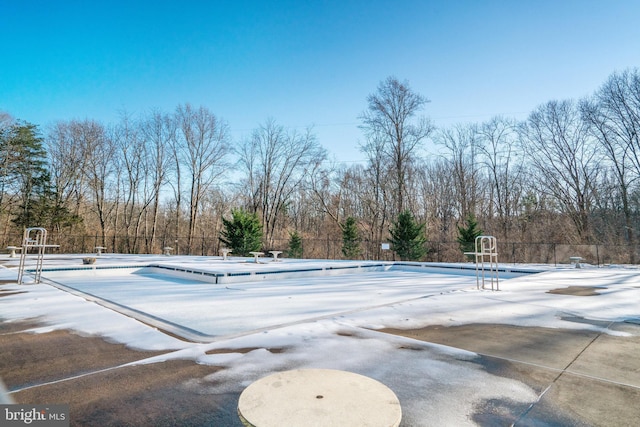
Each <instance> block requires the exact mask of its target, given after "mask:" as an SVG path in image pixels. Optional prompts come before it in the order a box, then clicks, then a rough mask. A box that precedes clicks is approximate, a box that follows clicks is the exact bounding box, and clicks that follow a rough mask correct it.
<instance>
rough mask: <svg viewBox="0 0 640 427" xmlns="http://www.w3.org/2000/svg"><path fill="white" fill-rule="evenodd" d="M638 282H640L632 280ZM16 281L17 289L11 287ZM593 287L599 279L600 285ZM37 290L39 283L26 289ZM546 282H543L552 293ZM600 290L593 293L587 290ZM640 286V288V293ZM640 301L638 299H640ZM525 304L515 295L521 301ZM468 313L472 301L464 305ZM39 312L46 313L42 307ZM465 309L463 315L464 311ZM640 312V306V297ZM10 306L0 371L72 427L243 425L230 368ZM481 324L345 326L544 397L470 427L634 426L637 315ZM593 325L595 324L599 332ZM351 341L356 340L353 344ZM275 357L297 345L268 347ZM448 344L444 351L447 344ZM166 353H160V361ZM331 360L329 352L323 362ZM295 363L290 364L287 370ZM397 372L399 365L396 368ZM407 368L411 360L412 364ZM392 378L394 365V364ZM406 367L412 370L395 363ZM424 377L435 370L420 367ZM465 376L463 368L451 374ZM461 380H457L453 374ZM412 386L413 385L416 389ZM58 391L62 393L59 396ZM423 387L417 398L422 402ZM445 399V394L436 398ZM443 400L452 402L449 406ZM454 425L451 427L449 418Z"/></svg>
mask: <svg viewBox="0 0 640 427" xmlns="http://www.w3.org/2000/svg"><path fill="white" fill-rule="evenodd" d="M4 285H7V286H3V284H2V283H1V282H0V298H9V297H10V296H11V295H12V294H14V293H15V292H16V291H15V287H13V286H9V285H11V283H10V281H8V282H7V283H5V284H4ZM580 285H581V286H579V287H578V286H576V287H575V288H574V289H569V288H566V289H565V291H564V292H565V295H570V296H572V297H573V298H576V299H579V298H594V297H595V298H598V296H597V292H594V293H593V294H588V293H587V294H584V295H583V294H581V293H582V292H584V291H585V288H589V287H590V286H589V283H585V282H583V283H580ZM631 287H632V288H637V287H638V285H637V284H634V285H633V286H631ZM8 289H10V290H8ZM594 289H597V288H595V286H594ZM25 292H29V287H28V286H26V287H25ZM548 293H549V291H548V289H541V290H540V297H543V296H544V297H547V295H548ZM585 295H593V296H585ZM636 295H640V290H639V293H638V294H636ZM636 301H637V303H638V304H640V299H638V300H636ZM514 304H517V303H514ZM460 310H464V308H461V309H460ZM36 314H37V313H36ZM459 314H463V313H459ZM638 314H639V315H640V305H638ZM1 319H2V312H0V378H2V380H3V381H4V383H5V386H6V388H7V389H8V390H9V391H10V393H9V398H11V399H12V400H13V401H14V402H16V403H30V404H36V403H45V402H46V403H67V404H69V405H70V407H71V415H72V419H71V425H83V426H85V425H116V424H119V425H122V424H127V425H136V426H138V425H177V426H179V425H216V426H231V427H233V426H238V427H239V426H242V424H241V423H240V421H239V419H238V416H237V413H236V408H237V403H238V398H239V395H240V391H239V390H238V388H237V387H236V388H233V387H232V388H224V387H222V388H220V384H219V383H218V382H217V381H219V380H216V381H214V380H212V379H211V378H212V377H211V376H212V374H215V373H219V372H221V371H223V370H224V368H223V367H221V366H216V365H208V364H202V363H198V362H197V360H193V359H189V358H187V357H185V358H168V359H163V358H162V357H160V358H158V356H161V355H165V354H171V353H174V351H173V350H157V351H139V350H135V349H132V348H128V347H127V346H125V345H123V344H120V343H114V342H110V341H109V340H106V339H104V338H102V337H99V336H81V335H78V334H77V333H74V332H73V331H70V330H65V329H55V330H52V331H50V332H46V333H38V334H34V333H33V330H34V328H35V327H38V326H40V325H41V324H42V323H41V322H43V321H44V319H42V320H41V319H38V317H37V315H34V316H33V317H31V318H28V319H23V320H19V321H16V320H12V321H4V320H1ZM481 320H482V319H478V322H474V323H470V324H464V325H460V324H458V323H456V322H451V324H447V323H445V322H443V323H442V324H438V325H430V326H426V327H421V328H383V329H379V330H377V331H372V330H370V329H359V328H355V327H354V328H351V329H349V330H348V331H345V332H344V333H341V338H342V339H344V340H345V341H344V342H345V343H347V342H350V341H354V342H356V341H357V342H356V345H358V342H363V337H365V338H368V339H370V338H371V337H372V336H373V335H372V334H375V336H376V337H377V338H379V339H381V340H388V341H389V342H390V343H393V345H397V344H396V343H397V342H399V341H397V339H398V337H406V338H408V339H407V340H406V341H402V345H399V346H397V349H396V350H395V351H396V353H397V354H398V356H401V355H402V356H403V357H404V355H405V354H407V353H412V354H415V355H416V357H420V354H421V353H423V354H425V355H426V354H427V351H428V349H427V348H426V347H424V346H423V345H422V344H421V343H435V344H441V345H443V346H447V348H451V349H461V350H466V351H469V352H473V353H475V354H476V356H474V357H473V360H472V363H473V364H476V365H479V366H480V367H481V369H482V370H483V371H484V372H487V373H490V374H491V375H493V376H498V377H502V378H505V379H510V380H514V381H517V382H519V383H522V384H525V385H526V386H528V387H530V388H531V389H532V390H533V391H534V392H535V394H536V397H535V398H534V399H532V400H531V401H530V402H524V403H523V402H514V401H510V400H509V399H494V398H491V396H487V398H483V397H482V396H476V397H475V398H474V399H475V401H477V404H476V406H475V408H474V412H473V413H472V414H469V415H467V416H466V418H465V422H463V423H462V424H467V425H485V426H496V425H516V426H539V425H558V426H611V425H615V426H633V425H637V420H639V419H640V405H638V402H640V357H638V355H640V324H639V323H640V322H637V319H630V320H627V321H620V320H616V319H613V320H612V319H598V320H593V319H584V318H580V317H575V318H574V319H568V320H567V321H569V322H573V323H575V324H577V325H578V326H580V324H582V325H584V328H581V327H575V328H569V329H564V328H549V327H540V326H515V325H508V324H496V323H483V322H481ZM594 326H596V327H597V328H595V329H594ZM345 348H351V347H349V346H345ZM254 350H255V349H253V348H246V349H238V348H232V349H231V348H230V349H226V350H225V349H224V348H222V347H220V346H218V347H217V348H216V349H215V350H211V351H210V352H209V353H208V354H213V353H216V354H224V353H225V352H228V353H238V352H240V353H242V352H244V353H249V352H251V351H254ZM263 350H265V351H266V352H265V354H266V355H271V356H270V357H275V356H277V355H279V354H281V353H283V354H284V353H286V352H287V351H288V349H287V348H277V347H276V348H264V349H263ZM445 350H446V349H445ZM438 357H440V358H441V359H442V360H443V361H444V362H447V363H451V364H452V366H456V364H460V363H470V362H469V361H465V360H461V356H460V354H459V353H457V352H451V353H450V354H449V353H447V351H443V352H442V353H439V356H438ZM158 361H159V362H158ZM319 363H321V361H320V362H319ZM296 367H297V366H290V367H287V366H280V367H279V368H278V370H284V369H287V368H289V369H294V368H296ZM389 369H392V368H389ZM406 369H411V367H409V366H408V367H407V368H406ZM386 374H387V375H394V373H393V372H391V373H386ZM396 374H397V375H406V372H400V371H398V372H396ZM416 375H429V373H428V372H426V373H424V372H416ZM451 375H453V376H455V371H452V374H451ZM451 380H452V381H451V382H452V383H455V378H454V377H452V378H451ZM410 386H411V385H410V384H408V385H407V390H410V389H411V387H410ZM467 386H468V387H469V388H471V386H472V384H466V385H465V384H458V385H457V386H455V387H452V386H451V384H448V383H436V384H432V387H431V388H430V389H429V390H426V391H419V392H418V391H416V393H428V394H430V395H433V396H434V397H433V399H429V398H422V399H421V400H420V399H418V400H416V401H419V402H422V403H420V404H421V405H428V404H431V402H433V404H434V405H435V404H438V402H446V404H447V405H450V406H447V410H448V411H456V408H457V406H456V401H457V400H460V399H464V398H465V397H463V396H462V394H461V390H462V391H464V389H465V388H466V387H467ZM51 396H55V398H56V402H51ZM399 397H400V400H401V404H402V405H403V415H404V417H403V422H402V423H401V424H400V425H401V426H406V427H408V426H420V425H433V424H428V423H424V424H422V423H421V422H420V421H421V420H420V419H417V418H416V416H415V415H414V416H412V411H413V412H415V410H416V408H413V407H412V405H413V404H414V403H413V400H412V396H411V395H410V393H409V392H407V391H406V390H405V391H404V392H403V393H401V395H400V396H399ZM417 397H418V396H413V399H416V398H417ZM436 397H437V398H436ZM440 404H441V405H442V403H440ZM443 425H444V424H443Z"/></svg>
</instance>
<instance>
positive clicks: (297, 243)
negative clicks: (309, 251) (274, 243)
mask: <svg viewBox="0 0 640 427" xmlns="http://www.w3.org/2000/svg"><path fill="white" fill-rule="evenodd" d="M287 256H288V257H289V258H302V237H300V235H299V234H298V232H297V231H294V232H293V233H289V250H288V251H287Z"/></svg>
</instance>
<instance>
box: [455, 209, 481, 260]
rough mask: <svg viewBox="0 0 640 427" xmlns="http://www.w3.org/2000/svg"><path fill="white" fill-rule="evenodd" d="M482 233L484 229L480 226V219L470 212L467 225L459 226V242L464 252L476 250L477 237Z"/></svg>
mask: <svg viewBox="0 0 640 427" xmlns="http://www.w3.org/2000/svg"><path fill="white" fill-rule="evenodd" d="M481 235H482V230H480V229H479V228H478V221H477V220H476V217H475V216H474V215H473V214H469V216H467V219H466V221H465V225H463V226H460V225H459V226H458V244H459V245H460V250H461V251H462V252H475V251H476V237H478V236H481Z"/></svg>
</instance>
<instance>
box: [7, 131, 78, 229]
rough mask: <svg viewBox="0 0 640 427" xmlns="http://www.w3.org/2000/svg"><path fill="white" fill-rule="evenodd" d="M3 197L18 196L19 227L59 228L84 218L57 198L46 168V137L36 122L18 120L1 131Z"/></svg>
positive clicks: (16, 217)
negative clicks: (73, 212)
mask: <svg viewBox="0 0 640 427" xmlns="http://www.w3.org/2000/svg"><path fill="white" fill-rule="evenodd" d="M0 153H1V156H0V158H1V159H0V201H1V200H3V199H4V197H5V195H10V196H15V197H17V198H18V200H19V206H18V209H17V211H14V212H13V214H14V218H13V220H12V221H13V222H14V223H15V224H16V225H18V226H20V227H46V228H56V229H59V228H60V227H62V226H68V225H71V224H74V223H78V222H80V221H81V219H80V217H79V216H77V215H73V214H71V213H70V212H69V210H68V209H67V207H66V206H63V205H61V204H60V203H58V202H57V200H56V199H57V198H56V197H55V191H54V188H53V187H52V185H51V178H50V175H49V171H48V168H47V153H46V151H45V149H44V147H43V138H42V137H41V136H40V134H39V131H38V128H37V127H36V126H35V125H32V124H30V123H26V122H18V123H15V124H13V125H11V126H9V127H8V128H7V129H5V130H4V131H3V132H2V134H1V135H0Z"/></svg>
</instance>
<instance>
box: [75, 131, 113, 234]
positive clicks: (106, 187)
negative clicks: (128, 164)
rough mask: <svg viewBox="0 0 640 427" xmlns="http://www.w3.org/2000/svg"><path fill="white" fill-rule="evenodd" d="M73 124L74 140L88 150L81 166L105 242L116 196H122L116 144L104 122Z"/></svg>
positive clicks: (84, 151) (85, 151)
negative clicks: (115, 179) (107, 133)
mask: <svg viewBox="0 0 640 427" xmlns="http://www.w3.org/2000/svg"><path fill="white" fill-rule="evenodd" d="M71 126H72V133H73V138H74V141H76V142H77V144H79V145H80V146H81V147H82V152H83V154H84V162H82V164H81V170H82V174H83V175H84V176H85V179H86V181H87V186H88V190H89V191H88V193H89V194H88V196H87V198H88V200H90V202H91V204H92V206H93V211H94V213H95V215H96V217H97V219H98V224H99V227H100V242H99V244H101V245H102V246H105V245H106V239H107V229H108V224H109V222H110V221H111V220H112V219H113V218H112V214H113V213H114V211H115V209H116V206H115V204H114V200H117V199H118V195H117V185H116V184H115V183H114V182H113V179H114V176H115V172H116V170H115V169H116V168H115V167H114V165H115V146H114V144H113V141H112V140H111V139H110V138H108V137H107V135H106V131H105V128H104V126H103V125H102V124H100V123H98V122H96V121H93V120H84V121H80V122H78V121H74V122H71Z"/></svg>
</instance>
